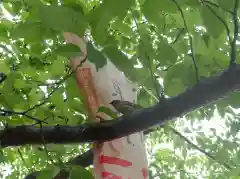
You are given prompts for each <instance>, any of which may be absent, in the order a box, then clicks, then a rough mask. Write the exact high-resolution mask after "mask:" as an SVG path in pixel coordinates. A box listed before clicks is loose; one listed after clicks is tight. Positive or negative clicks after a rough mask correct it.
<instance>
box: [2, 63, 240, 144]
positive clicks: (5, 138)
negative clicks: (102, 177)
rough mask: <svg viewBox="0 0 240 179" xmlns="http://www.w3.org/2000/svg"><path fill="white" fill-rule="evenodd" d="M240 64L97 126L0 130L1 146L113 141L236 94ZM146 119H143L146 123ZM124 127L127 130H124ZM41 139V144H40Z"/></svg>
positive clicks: (10, 128) (31, 127)
mask: <svg viewBox="0 0 240 179" xmlns="http://www.w3.org/2000/svg"><path fill="white" fill-rule="evenodd" d="M239 76H240V65H236V66H230V67H229V68H228V69H227V70H226V71H224V72H223V73H221V74H219V75H216V76H215V77H211V78H208V79H206V80H203V81H201V82H200V83H198V84H197V85H196V86H194V87H193V88H191V89H188V90H186V91H185V92H183V93H181V94H179V95H178V96H175V97H172V98H168V99H166V100H163V101H162V102H159V103H158V104H156V105H154V106H152V107H149V108H144V109H140V110H137V111H135V112H133V113H132V114H130V115H123V116H121V117H118V118H116V119H114V120H110V121H103V122H101V123H88V124H83V125H79V126H67V125H57V126H44V127H42V128H38V127H35V126H17V127H11V126H10V127H6V128H5V129H4V130H1V131H0V140H1V146H2V147H8V146H19V145H25V144H42V143H44V142H45V143H46V144H47V143H58V144H60V143H87V142H97V141H107V140H113V139H115V138H119V137H123V136H126V135H130V134H133V133H135V132H140V131H143V130H146V129H148V128H150V127H153V126H155V125H163V124H164V123H165V122H166V121H168V120H171V119H174V118H176V117H179V116H183V115H185V114H186V113H189V112H191V111H193V110H196V109H198V108H200V107H203V106H205V105H208V104H210V103H213V102H216V101H217V100H219V99H222V98H223V97H226V96H227V95H228V94H229V93H231V92H234V91H240V79H239ZM146 119H147V120H146ZM126 126H128V127H126ZM42 138H44V141H42Z"/></svg>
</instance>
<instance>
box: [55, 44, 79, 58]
mask: <svg viewBox="0 0 240 179" xmlns="http://www.w3.org/2000/svg"><path fill="white" fill-rule="evenodd" d="M54 52H55V53H56V54H57V55H59V56H63V57H76V56H81V54H82V52H81V49H80V48H79V47H78V46H76V45H73V44H64V45H60V46H58V48H57V49H56V50H55V51H54Z"/></svg>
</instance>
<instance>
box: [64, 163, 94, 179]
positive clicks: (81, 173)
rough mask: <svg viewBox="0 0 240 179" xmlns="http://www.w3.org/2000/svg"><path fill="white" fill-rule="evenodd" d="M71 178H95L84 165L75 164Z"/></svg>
mask: <svg viewBox="0 0 240 179" xmlns="http://www.w3.org/2000/svg"><path fill="white" fill-rule="evenodd" d="M69 179H94V177H93V175H92V174H91V173H90V172H89V171H88V170H86V169H85V168H83V167H80V166H74V167H72V170H71V172H70V176H69Z"/></svg>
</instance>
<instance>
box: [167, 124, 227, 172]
mask: <svg viewBox="0 0 240 179" xmlns="http://www.w3.org/2000/svg"><path fill="white" fill-rule="evenodd" d="M169 129H170V130H172V132H173V133H174V134H176V135H178V136H179V137H180V138H182V139H183V140H184V141H186V142H187V143H188V144H190V145H191V146H192V147H194V148H195V149H197V150H198V151H200V152H201V153H203V154H205V155H206V156H207V157H209V158H211V159H212V160H214V161H216V162H217V163H219V164H220V165H223V166H224V167H225V168H227V169H231V167H230V166H229V165H228V164H227V163H221V162H220V161H218V160H217V159H216V158H215V157H214V156H213V155H211V154H210V153H208V152H206V151H205V150H203V149H201V148H200V147H198V146H197V145H196V144H194V143H192V142H191V141H190V140H189V139H187V138H186V137H185V136H183V135H182V134H181V133H180V132H178V131H176V130H175V129H174V128H172V127H169Z"/></svg>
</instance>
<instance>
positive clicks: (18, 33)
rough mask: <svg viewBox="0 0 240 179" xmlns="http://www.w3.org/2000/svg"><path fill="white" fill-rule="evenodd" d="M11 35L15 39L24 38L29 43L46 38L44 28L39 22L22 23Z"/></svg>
mask: <svg viewBox="0 0 240 179" xmlns="http://www.w3.org/2000/svg"><path fill="white" fill-rule="evenodd" d="M11 33H12V35H11V36H12V38H13V39H19V38H24V39H25V40H26V41H27V42H29V43H33V42H39V41H40V40H42V39H43V37H44V34H43V28H42V26H41V23H39V22H28V21H26V22H25V23H20V24H18V25H17V26H16V27H15V28H14V29H13V30H12V32H11Z"/></svg>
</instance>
